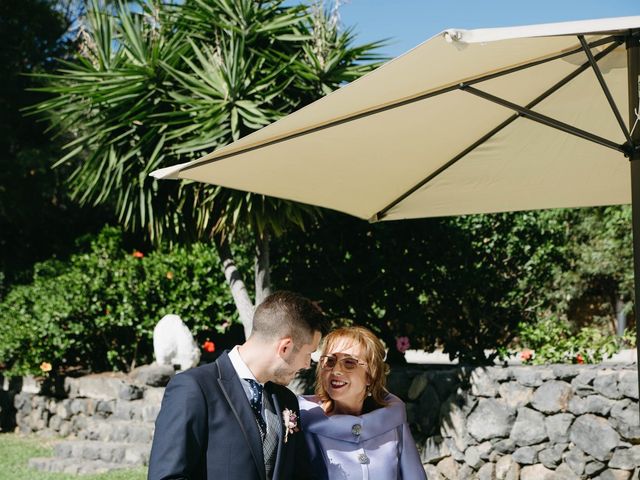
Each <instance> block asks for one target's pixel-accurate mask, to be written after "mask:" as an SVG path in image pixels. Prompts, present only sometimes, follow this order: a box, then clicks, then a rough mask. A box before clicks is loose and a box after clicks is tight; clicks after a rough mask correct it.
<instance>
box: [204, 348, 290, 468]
mask: <svg viewBox="0 0 640 480" xmlns="http://www.w3.org/2000/svg"><path fill="white" fill-rule="evenodd" d="M216 364H217V366H218V385H219V386H220V390H221V391H222V394H223V395H224V397H225V399H226V401H227V403H228V404H229V408H231V411H232V412H233V415H234V417H235V418H236V420H237V422H238V426H239V428H240V431H241V432H242V434H243V435H244V438H245V440H246V442H247V445H248V446H249V450H250V451H251V455H252V456H253V460H254V462H255V463H256V467H257V469H258V472H260V478H262V479H263V480H266V473H265V468H264V456H263V453H262V440H261V437H260V432H259V430H258V425H257V424H256V418H255V416H254V414H253V411H252V410H251V406H250V405H249V401H248V400H247V396H246V394H245V393H244V389H243V388H242V383H241V381H240V379H239V378H238V375H237V374H236V371H235V369H234V368H233V365H232V364H231V361H230V360H229V357H228V355H227V354H226V352H225V353H223V354H222V355H220V357H219V358H218V360H216ZM279 448H280V447H279V446H278V449H279ZM274 478H276V477H274Z"/></svg>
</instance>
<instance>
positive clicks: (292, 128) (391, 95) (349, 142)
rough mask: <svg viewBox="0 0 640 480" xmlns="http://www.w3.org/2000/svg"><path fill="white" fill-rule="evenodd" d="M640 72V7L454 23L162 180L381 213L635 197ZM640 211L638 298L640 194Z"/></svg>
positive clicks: (370, 216) (166, 172)
mask: <svg viewBox="0 0 640 480" xmlns="http://www.w3.org/2000/svg"><path fill="white" fill-rule="evenodd" d="M639 70H640V17H623V18H611V19H601V20H589V21H579V22H568V23H556V24H545V25H533V26H524V27H513V28H495V29H480V30H456V29H451V30H445V31H444V32H442V33H441V34H439V35H436V36H435V37H433V38H431V39H430V40H428V41H426V42H424V43H423V44H421V45H419V46H418V47H416V48H414V49H413V50H411V51H409V52H408V53H406V54H404V55H402V56H400V57H398V58H396V59H395V60H392V61H390V62H388V63H387V64H385V65H383V66H381V67H380V68H378V69H377V70H375V71H373V72H372V73H370V74H368V75H366V76H364V77H362V78H360V79H359V80H357V81H355V82H353V83H351V84H349V85H346V86H344V87H342V88H340V89H339V90H337V91H335V92H333V93H332V94H330V95H328V96H326V97H324V98H322V99H320V100H318V101H316V102H315V103H312V104H311V105H309V106H307V107H305V108H302V109H301V110H299V111H297V112H295V113H293V114H291V115H289V116H287V117H285V118H283V119H281V120H279V121H277V122H275V123H273V124H272V125H269V126H267V127H265V128H263V129H262V130H260V131H257V132H255V133H253V134H252V135H249V136H247V137H245V138H242V139H240V140H238V141H236V142H234V143H232V144H230V145H228V146H226V147H224V148H221V149H219V150H216V151H215V152H213V153H211V154H209V155H206V156H204V157H202V158H201V159H198V160H196V161H193V162H190V163H186V164H181V165H176V166H173V167H168V168H165V169H162V170H158V171H156V172H154V173H153V175H154V176H156V177H158V178H175V179H178V178H182V179H191V180H197V181H202V182H208V183H213V184H217V185H222V186H225V187H230V188H234V189H239V190H246V191H250V192H256V193H260V194H265V195H270V196H275V197H280V198H285V199H290V200H295V201H299V202H303V203H308V204H313V205H319V206H322V207H326V208H331V209H334V210H339V211H342V212H346V213H349V214H351V215H354V216H357V217H360V218H363V219H367V220H370V221H378V220H397V219H406V218H419V217H434V216H444V215H460V214H472V213H489V212H504V211H514V210H528V209H543V208H557V207H583V206H595V205H613V204H624V203H630V202H631V200H632V197H633V200H634V203H638V202H640V167H639V165H640V162H638V160H640V151H639V150H638V145H640V126H638V127H637V128H635V129H634V128H633V127H634V126H635V123H636V119H637V116H636V114H635V113H634V110H635V109H637V108H638V82H639ZM626 120H628V122H627V121H626ZM630 160H631V162H630ZM629 163H630V164H631V167H630V166H629ZM632 184H633V187H632ZM632 191H633V192H634V194H633V195H632ZM633 210H634V216H633V218H634V232H635V235H634V238H635V240H634V244H635V245H634V251H635V253H636V255H635V258H636V260H635V268H636V298H640V293H639V289H640V281H639V280H638V272H639V271H640V270H639V269H638V262H639V259H640V249H639V248H638V244H640V241H638V239H639V238H640V230H639V229H638V228H639V227H640V204H639V205H638V206H637V208H634V209H633ZM636 315H637V312H636ZM639 323H640V322H636V327H637V333H638V332H640V330H638V327H639V325H638V324H639ZM638 343H639V344H640V342H638Z"/></svg>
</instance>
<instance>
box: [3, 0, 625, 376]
mask: <svg viewBox="0 0 640 480" xmlns="http://www.w3.org/2000/svg"><path fill="white" fill-rule="evenodd" d="M128 3H130V4H132V5H133V6H134V7H135V5H138V6H137V7H135V8H137V10H135V8H134V9H133V10H135V11H136V12H138V13H136V14H134V15H132V14H131V12H132V10H131V9H130V8H129V7H128V6H127V4H118V3H117V2H100V3H99V2H97V1H96V2H92V5H93V7H92V5H91V4H90V5H89V11H91V8H93V12H94V13H93V14H89V15H88V16H87V22H88V23H86V24H84V26H85V27H86V28H87V29H89V30H82V29H81V28H79V27H78V23H77V21H76V20H74V18H73V15H71V13H72V12H73V11H74V10H69V9H65V8H61V7H64V6H69V5H71V4H74V5H76V6H78V8H80V11H82V12H85V10H84V7H86V5H85V4H84V3H83V2H73V1H71V0H69V1H67V2H63V1H56V0H24V1H23V2H3V3H1V4H0V40H2V42H0V45H1V46H0V60H2V61H1V62H0V68H1V69H2V70H1V71H2V75H3V79H6V83H5V84H4V85H5V86H4V87H3V90H2V92H1V95H0V106H2V107H3V109H4V112H5V115H3V116H2V117H0V122H1V123H0V127H2V128H0V154H1V156H0V161H1V162H2V164H1V165H0V167H1V168H0V267H1V269H0V364H2V365H4V369H5V370H6V371H8V373H10V374H18V373H26V372H36V373H37V372H39V368H38V367H39V365H40V363H41V362H43V361H50V362H52V363H54V366H55V367H56V368H62V369H68V368H76V367H79V368H82V369H87V370H108V369H113V368H116V369H124V370H126V369H128V368H130V367H131V366H132V365H133V364H134V363H135V362H137V363H141V362H147V361H149V360H150V359H151V343H150V339H151V334H152V328H153V326H154V325H155V322H157V321H158V320H159V318H160V317H161V316H162V315H164V314H165V313H177V314H179V315H181V316H182V317H183V319H184V320H185V321H186V323H187V324H188V325H189V326H190V327H191V328H192V329H193V331H194V332H195V333H196V336H197V337H198V340H199V341H201V340H203V339H204V338H206V337H215V338H224V337H221V336H220V335H222V332H223V331H225V332H226V331H228V329H229V326H228V324H229V323H231V324H232V325H233V324H237V323H238V321H239V319H238V315H237V313H236V308H235V306H234V302H233V300H232V299H231V296H230V293H229V291H228V288H227V287H226V286H225V284H224V282H225V279H224V277H223V275H222V273H221V272H222V269H221V260H220V254H219V251H220V249H219V248H218V249H216V246H215V242H212V237H211V235H222V237H223V238H225V239H227V240H228V239H230V238H233V239H234V241H233V242H232V244H231V247H232V250H233V251H232V254H233V257H234V258H235V260H236V263H237V264H238V266H239V267H240V268H241V269H242V270H244V271H245V272H252V273H256V272H257V271H258V266H257V265H256V264H255V263H254V261H255V259H254V256H255V252H256V249H257V248H259V247H260V245H261V243H260V242H261V239H262V240H264V234H265V233H273V234H274V237H275V238H274V240H273V245H272V263H273V271H272V272H271V273H272V281H273V284H274V287H275V288H289V289H293V290H296V291H299V292H301V293H303V294H305V295H307V296H309V297H311V298H313V299H314V300H317V301H319V302H320V303H321V304H322V305H323V308H324V309H325V310H326V311H327V313H329V314H330V315H332V316H333V317H335V318H337V319H346V320H344V321H348V322H357V323H362V324H365V325H368V326H370V327H371V328H372V329H374V330H375V331H376V332H377V333H378V334H379V335H381V336H382V337H383V339H384V340H385V341H386V343H387V344H388V345H389V346H393V345H395V338H396V337H398V336H408V337H409V338H410V341H411V346H412V348H425V349H427V350H431V349H434V348H443V349H444V351H445V352H447V353H449V354H450V356H451V357H452V358H458V359H460V360H461V361H465V362H473V363H487V362H490V361H492V360H493V358H492V357H493V356H495V355H500V354H503V353H505V352H506V351H507V349H509V348H516V347H517V348H520V347H521V346H526V347H528V348H535V349H536V350H537V351H538V352H539V353H540V355H538V357H535V358H537V360H536V361H574V360H575V356H576V354H577V353H576V352H583V355H584V356H585V358H586V359H587V361H597V359H598V358H600V356H601V353H602V352H601V350H599V348H600V347H595V350H594V349H591V350H590V351H587V350H585V349H584V348H583V347H585V345H586V346H587V347H588V344H589V343H593V344H594V345H595V344H597V345H603V348H605V350H606V349H609V350H610V349H611V348H613V347H615V348H617V347H618V346H619V342H618V343H616V342H613V341H612V337H611V335H613V334H614V333H616V328H617V327H618V326H619V325H620V324H621V323H624V322H622V321H621V320H623V319H625V318H628V319H629V321H628V323H629V327H633V323H632V321H631V319H632V318H633V313H634V312H633V309H632V305H633V302H632V301H633V272H632V249H631V245H632V242H631V220H630V208H629V207H606V208H591V209H575V210H553V211H540V212H521V213H510V214H496V215H477V216H466V217H458V218H442V219H425V220H416V221H407V222H383V223H381V224H373V225H370V224H366V223H364V222H361V221H359V220H356V219H353V218H349V217H346V216H344V215H341V214H337V213H335V212H319V211H318V210H316V209H310V208H308V207H305V206H301V205H294V204H291V203H286V202H282V201H279V200H271V199H266V198H264V197H260V196H251V195H247V194H244V193H238V192H232V191H226V190H222V189H219V188H213V187H205V186H202V185H197V184H189V183H185V184H178V183H173V182H160V183H158V182H156V181H155V180H153V179H151V178H149V177H148V176H147V173H148V172H149V171H151V170H153V169H154V168H157V167H158V166H162V165H165V164H171V163H176V162H179V161H185V160H188V159H190V158H192V157H194V156H197V155H199V154H200V153H203V152H205V151H208V150H210V149H212V148H215V147H216V146H218V145H223V144H225V143H228V142H229V141H231V140H233V139H234V138H238V137H240V136H243V135H245V134H247V133H248V132H250V131H251V130H253V129H256V128H259V127H260V126H262V125H264V124H266V123H269V122H270V121H272V120H274V119H276V118H278V117H280V116H282V115H284V114H285V113H286V112H288V111H290V110H292V109H294V108H297V107H299V106H301V105H304V104H306V103H309V102H310V101H312V100H313V99H314V98H317V96H319V95H321V94H324V93H326V92H328V91H330V90H332V89H333V88H336V87H337V86H339V85H340V84H341V83H342V82H344V81H348V80H350V79H353V78H357V77H358V76H359V75H361V74H363V73H365V72H366V71H367V70H368V69H370V68H372V66H373V65H374V64H375V62H376V61H377V60H379V59H378V58H377V57H376V55H375V47H376V45H375V44H372V45H365V46H360V47H354V46H353V41H354V36H353V31H352V30H349V29H348V28H346V29H345V28H343V27H341V26H339V25H337V24H335V23H331V22H332V21H333V20H332V18H333V17H331V16H329V17H324V16H322V15H324V13H323V12H322V11H320V10H314V11H308V12H307V13H308V14H309V15H308V16H306V17H305V16H304V15H303V12H302V11H301V10H296V9H294V10H292V11H291V12H289V14H287V15H288V16H287V15H284V16H276V17H274V16H273V12H274V10H273V9H274V8H275V9H277V8H279V7H280V2H278V1H269V2H264V5H266V6H267V10H265V11H260V10H255V9H254V7H255V2H252V1H250V0H242V1H236V2H227V1H225V0H219V1H218V0H206V1H201V2H195V1H194V2H185V9H184V10H182V11H181V15H183V16H182V17H176V15H177V14H176V10H175V9H173V8H169V7H170V5H168V4H165V3H162V2H160V3H159V2H154V1H149V2H128ZM203 5H204V6H206V7H207V8H208V10H207V9H205V10H202V9H199V8H200V7H202V6H203ZM160 7H162V8H160ZM269 8H271V9H272V10H269ZM269 12H271V13H269ZM91 15H93V16H91ZM252 15H253V17H252ZM321 16H322V17H321ZM303 17H304V18H303ZM247 18H249V19H253V20H255V21H251V22H247V21H246V20H247ZM211 19H215V21H211ZM261 21H262V22H263V23H262V24H261V23H260V22H261ZM243 22H244V23H243ZM265 22H266V23H265ZM80 25H82V24H80ZM243 25H244V26H243ZM256 25H262V26H263V27H264V26H265V25H266V26H267V27H268V28H267V27H265V28H262V27H256ZM312 26H314V28H312ZM245 27H246V28H245ZM320 27H321V28H320ZM91 29H93V30H91ZM90 33H91V35H90ZM296 45H297V47H296ZM116 47H118V48H116ZM294 47H295V48H294ZM296 48H297V50H296ZM55 58H58V59H60V60H57V61H56V60H54V59H55ZM60 61H62V62H66V63H59V62H60ZM372 62H373V63H372ZM60 65H63V66H64V67H65V68H66V69H67V72H66V73H64V74H61V72H60V71H58V70H57V68H58V67H60ZM25 73H26V74H31V73H38V74H39V75H40V76H39V77H37V78H36V77H33V76H29V75H24V74H25ZM42 80H47V81H50V82H51V83H48V84H47V85H48V87H46V88H44V89H41V90H39V91H34V90H33V87H35V86H38V85H40V86H41V85H42V84H41V83H38V82H40V81H42ZM97 85H99V86H100V88H102V90H100V89H99V88H97V87H96V86H97ZM79 99H82V101H79ZM38 102H40V103H38ZM34 104H37V105H39V106H38V107H37V108H36V109H35V110H32V112H33V111H36V112H42V111H45V112H47V116H48V119H49V121H50V122H51V125H52V126H53V131H55V132H56V134H57V135H56V137H55V139H54V140H52V139H51V135H50V133H47V132H45V131H44V130H45V128H46V124H43V123H41V122H37V121H36V119H35V117H33V116H25V115H24V110H23V108H24V107H27V106H29V105H34ZM63 150H64V152H66V153H69V155H68V156H66V157H65V158H64V161H62V163H61V164H60V165H59V166H58V167H57V168H56V169H53V170H52V169H51V165H52V164H53V163H54V162H55V161H57V160H58V159H59V158H60V157H61V156H62V155H64V154H61V151H63ZM105 179H107V180H108V181H106V180H105ZM105 223H110V224H112V225H113V224H121V225H123V226H124V228H125V229H126V233H123V231H121V230H120V229H113V228H106V229H104V230H102V232H101V233H97V232H99V231H100V229H101V228H102V226H103V225H104V224H105ZM300 227H303V228H300ZM165 234H166V235H165ZM163 235H164V237H166V238H165V240H171V241H174V243H168V242H164V243H163V242H161V241H160V237H162V236H163ZM218 240H219V238H218ZM152 241H154V242H153V243H152ZM177 245H190V246H189V247H186V246H180V247H178V246H177ZM227 246H229V245H227ZM134 249H137V250H138V251H142V252H144V257H143V258H136V257H134V256H132V253H133V252H134ZM170 277H171V278H170ZM246 289H247V290H248V292H249V293H250V294H252V295H255V294H256V291H257V290H259V286H255V285H250V284H248V285H247V286H246ZM337 322H338V320H337ZM584 328H587V330H584ZM589 329H591V330H589ZM574 336H575V338H578V339H580V342H581V343H580V342H578V343H576V342H575V341H573V340H571V338H573V337H574ZM567 339H568V340H567ZM549 345H556V346H557V345H562V346H563V347H562V348H561V349H560V350H561V351H560V350H558V351H552V349H549V348H546V346H549ZM612 345H613V347H612ZM487 349H492V350H495V353H491V354H489V355H487V354H486V353H485V350H487ZM609 350H607V351H609ZM598 352H600V353H598ZM390 357H391V358H390V360H392V361H402V356H401V355H400V353H399V352H397V351H395V350H394V349H393V348H391V349H390ZM544 359H547V360H544Z"/></svg>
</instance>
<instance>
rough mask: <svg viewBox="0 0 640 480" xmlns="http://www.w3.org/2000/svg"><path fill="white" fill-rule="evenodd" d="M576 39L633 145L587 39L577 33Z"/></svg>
mask: <svg viewBox="0 0 640 480" xmlns="http://www.w3.org/2000/svg"><path fill="white" fill-rule="evenodd" d="M578 39H579V40H580V44H581V45H582V49H583V50H584V53H586V55H587V58H588V59H589V63H590V64H591V68H592V69H593V71H594V73H595V74H596V77H597V79H598V82H599V83H600V86H601V87H602V90H603V91H604V95H605V97H607V101H608V102H609V105H610V106H611V110H613V114H614V115H615V117H616V120H618V124H619V125H620V128H621V129H622V133H623V134H624V136H625V138H626V139H627V142H628V143H629V145H633V140H631V135H630V134H629V130H627V126H626V125H625V123H624V120H623V119H622V115H620V110H618V106H617V105H616V102H615V101H614V100H613V96H612V95H611V91H610V90H609V87H608V86H607V82H605V80H604V77H603V76H602V72H601V71H600V67H599V66H598V64H597V63H596V60H595V58H593V53H592V52H591V48H589V45H587V41H586V40H585V38H584V35H578Z"/></svg>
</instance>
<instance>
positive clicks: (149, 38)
mask: <svg viewBox="0 0 640 480" xmlns="http://www.w3.org/2000/svg"><path fill="white" fill-rule="evenodd" d="M87 11H88V13H87V16H86V19H85V22H84V24H83V25H82V28H81V31H80V39H79V40H80V42H79V44H80V47H81V48H80V49H79V51H78V52H77V54H76V55H75V56H74V58H73V59H72V60H69V61H65V62H62V63H61V68H60V70H58V71H57V72H56V73H55V74H51V75H46V76H41V79H42V80H43V81H44V82H45V83H44V85H43V87H42V88H41V90H42V91H44V92H47V93H49V94H50V95H51V96H50V98H49V99H48V100H47V101H45V102H42V103H40V104H38V105H35V106H34V107H33V109H32V112H33V113H36V114H41V115H44V116H46V117H47V118H48V119H49V121H50V122H51V130H52V132H54V133H55V134H56V135H60V136H63V138H65V139H66V140H67V142H66V146H65V153H64V155H63V156H62V158H61V159H60V160H59V161H58V163H57V165H62V164H67V165H71V166H72V167H73V174H72V175H71V177H70V178H69V188H70V189H71V192H72V194H73V197H74V198H76V199H77V200H78V201H79V202H80V203H83V204H94V205H97V204H109V205H112V206H113V208H114V209H115V211H116V212H117V214H118V218H119V219H120V221H121V222H122V224H123V226H124V227H125V228H128V229H132V230H144V231H145V232H146V233H147V234H148V236H149V237H150V239H151V240H153V241H154V242H161V241H168V242H175V241H181V242H184V241H192V240H196V239H208V238H211V239H212V240H213V243H214V244H215V246H216V248H217V249H218V252H219V254H220V256H221V259H222V260H223V265H225V275H226V277H227V279H228V282H229V285H230V287H231V289H232V293H233V296H234V300H235V302H236V306H237V307H238V311H239V314H240V318H241V320H242V323H243V325H244V328H245V333H248V332H249V331H250V329H251V317H252V313H253V307H254V301H252V300H251V297H250V295H249V293H248V288H247V287H246V286H245V284H244V282H243V281H242V280H241V276H240V275H239V272H238V271H237V269H236V267H235V262H234V261H233V258H232V255H231V248H230V246H231V243H232V242H233V241H234V239H236V238H237V237H236V236H235V235H234V234H235V233H236V231H237V230H238V229H239V228H241V229H243V230H244V231H247V232H252V234H253V235H254V238H255V242H256V262H255V272H254V276H255V279H256V282H255V303H256V304H257V303H260V301H261V300H262V298H263V297H264V296H265V295H266V294H268V293H269V290H270V281H269V260H268V258H269V257H268V245H269V238H270V236H272V235H280V234H281V233H282V232H284V231H286V229H287V228H289V227H291V226H295V227H297V228H300V227H303V225H304V223H305V222H306V221H309V220H311V219H314V218H316V217H317V216H318V215H319V211H318V210H317V209H316V208H314V207H310V206H305V205H300V204H296V203H292V202H286V201H283V200H277V199H272V198H267V197H264V196H261V195H253V194H247V193H243V192H237V191H232V190H229V189H223V188H220V187H215V186H211V185H204V184H200V183H195V182H183V183H174V182H166V181H157V180H155V179H153V178H151V177H149V173H150V172H151V171H153V170H155V169H157V168H160V167H163V166H168V165H173V164H176V163H180V162H185V161H188V160H190V159H193V158H197V157H199V156H201V155H203V154H204V153H207V152H209V151H211V150H213V149H215V148H218V147H221V146H223V145H226V144H228V143H230V142H232V141H233V140H236V139H238V138H240V137H242V136H244V135H247V134H248V133H251V132H252V131H255V130H257V129H259V128H261V127H263V126H265V125H267V124H269V123H271V122H273V121H274V120H277V119H278V118H280V117H282V116H284V115H286V114H287V113H289V112H291V111H293V110H295V109H296V108H299V107H301V106H303V105H305V104H306V103H309V102H311V101H312V100H315V99H316V98H318V97H319V96H320V95H322V94H325V93H327V92H329V91H331V90H333V89H335V88H336V87H338V86H340V85H341V84H343V83H345V82H347V81H351V80H353V79H355V78H357V77H358V76H360V75H362V74H364V73H366V72H367V71H369V70H371V69H372V68H373V67H374V66H375V65H376V62H378V61H379V60H380V58H379V57H377V56H376V55H374V54H373V53H372V52H373V51H374V50H375V49H376V48H377V47H379V46H380V45H381V44H382V43H381V42H375V43H370V44H367V45H363V46H358V47H353V46H352V44H353V42H354V36H353V32H352V31H350V30H346V31H341V30H340V28H339V25H338V22H337V13H336V10H335V9H333V10H327V9H326V8H324V7H323V6H322V5H321V4H314V5H313V6H312V7H309V6H305V5H298V6H284V5H283V0H266V1H261V2H257V1H255V0H186V1H184V2H167V1H162V0H146V1H143V0H139V1H138V2H129V3H127V4H124V3H117V4H116V5H115V6H112V5H111V3H110V4H104V3H101V2H100V1H99V0H90V4H89V7H88V9H87ZM247 174H250V173H249V172H247ZM244 237H246V235H244Z"/></svg>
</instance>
